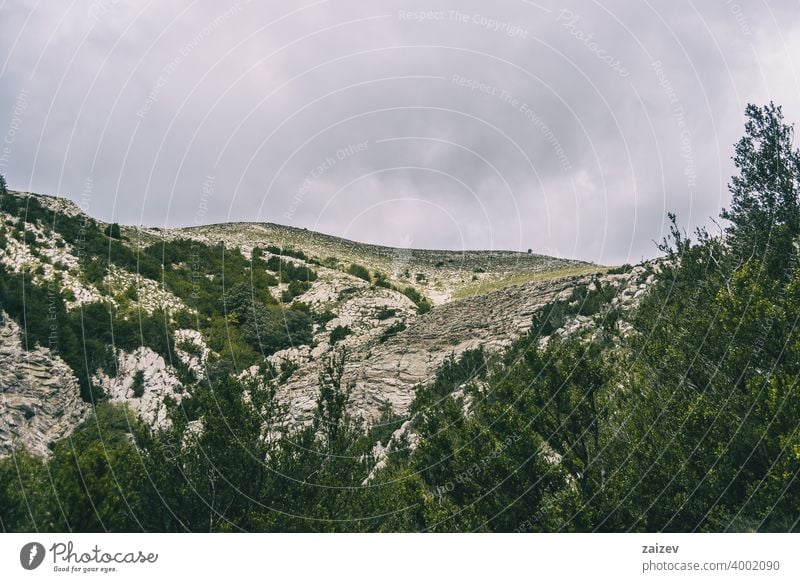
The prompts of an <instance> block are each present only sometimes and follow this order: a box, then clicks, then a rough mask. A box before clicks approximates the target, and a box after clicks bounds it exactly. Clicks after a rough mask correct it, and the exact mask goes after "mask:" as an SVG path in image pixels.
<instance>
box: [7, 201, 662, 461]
mask: <svg viewBox="0 0 800 582" xmlns="http://www.w3.org/2000/svg"><path fill="white" fill-rule="evenodd" d="M0 214H2V217H0V218H1V219H2V226H0V270H2V272H1V273H0V276H2V278H3V283H2V288H0V291H2V295H0V307H2V310H3V311H2V313H1V314H0V317H2V334H0V397H1V398H2V408H0V454H4V453H8V452H9V451H10V450H11V449H12V448H13V447H14V446H21V447H24V448H25V449H27V450H29V451H31V452H34V453H36V454H41V455H46V454H47V450H48V446H49V445H50V444H51V443H52V442H53V441H55V440H57V439H59V438H63V437H64V436H66V435H67V434H69V432H70V431H71V430H72V429H73V428H74V427H75V426H77V424H79V423H80V422H81V420H82V419H83V418H84V416H85V413H86V411H87V410H88V409H89V408H90V406H91V404H90V403H91V402H92V401H99V400H110V401H114V402H123V403H127V404H128V407H129V409H130V410H131V411H132V412H134V413H135V414H137V415H138V416H139V417H140V418H141V419H142V420H144V421H145V422H146V423H148V424H151V425H154V426H164V425H166V424H168V423H169V422H170V421H169V412H170V410H173V409H175V407H182V408H183V410H184V411H185V413H186V414H189V415H191V408H192V407H191V400H192V396H193V392H194V390H195V389H196V387H197V386H199V385H202V383H203V380H204V378H205V377H206V371H207V367H208V366H209V365H213V363H214V362H215V361H217V360H218V359H220V358H221V357H225V358H226V359H228V360H230V361H233V362H234V364H235V370H234V371H233V372H232V373H235V374H237V375H240V376H246V375H260V376H261V377H263V378H265V379H266V380H265V381H267V382H269V383H270V384H272V385H273V386H274V387H275V390H276V393H277V396H278V399H279V401H281V402H283V403H284V404H286V406H287V407H288V410H289V414H290V418H291V421H292V422H293V423H295V424H298V425H300V424H304V423H307V422H308V421H309V420H310V418H311V417H312V415H313V411H314V409H315V406H316V400H317V395H318V378H319V375H320V373H321V371H322V365H323V362H324V361H325V360H326V358H328V357H329V356H330V355H331V354H333V353H336V354H345V369H344V375H343V380H344V382H346V384H347V385H348V386H349V388H350V389H351V390H352V396H351V400H350V402H351V407H352V408H353V412H354V413H355V414H357V415H359V416H362V417H363V418H365V419H368V420H375V419H377V418H378V416H379V415H380V414H381V413H382V412H385V411H386V410H391V411H392V412H393V413H394V414H395V415H399V416H402V415H404V414H406V413H407V411H408V407H409V405H410V403H411V402H412V400H413V398H414V394H415V390H416V388H417V387H418V386H420V385H422V384H424V383H426V382H428V381H429V380H430V379H431V378H432V377H433V376H434V375H435V374H436V371H437V370H438V369H439V367H440V366H441V365H442V362H443V361H444V360H445V359H446V358H448V357H449V356H451V355H458V354H460V353H462V352H464V351H466V350H469V349H473V348H479V347H482V348H483V349H484V350H486V351H487V352H490V353H491V352H501V351H503V350H504V349H505V348H506V347H508V346H509V345H510V344H511V343H512V342H513V340H515V339H516V338H518V337H519V336H520V335H521V334H523V333H524V332H525V331H527V329H528V328H529V327H530V326H531V323H532V321H533V317H534V315H536V314H537V312H539V311H540V310H542V309H544V308H552V306H553V305H560V306H562V307H563V309H564V312H565V313H566V314H567V317H566V318H565V319H564V320H563V321H562V327H563V329H564V330H569V333H577V332H586V331H587V330H589V332H591V329H592V326H593V325H595V324H594V323H593V315H595V314H596V313H597V304H598V302H601V303H603V304H605V305H607V308H613V309H619V310H624V309H627V308H629V307H631V306H632V305H634V304H635V302H636V301H637V299H638V297H640V296H641V294H642V293H643V290H644V288H645V287H646V286H647V284H649V283H651V282H652V281H653V277H654V275H653V273H652V268H651V267H650V266H647V265H642V266H638V267H635V268H624V269H616V270H609V269H606V268H603V267H600V266H597V265H592V264H589V263H582V262H578V261H570V260H565V259H558V258H553V257H546V256H542V255H537V254H533V253H518V252H507V251H468V252H456V251H434V250H417V249H402V248H389V247H381V246H375V245H368V244H362V243H357V242H353V241H348V240H344V239H340V238H336V237H333V236H328V235H323V234H319V233H314V232H310V231H306V230H302V229H295V228H290V227H285V226H279V225H274V224H249V223H247V224H242V223H236V224H223V225H212V226H205V227H196V228H184V229H169V230H165V229H156V228H142V229H139V228H129V227H125V226H122V227H119V226H117V225H109V224H105V223H102V222H100V221H95V220H93V219H92V218H91V217H88V216H86V215H84V214H83V213H82V212H81V211H80V210H79V209H78V208H77V207H76V206H75V205H74V204H73V203H71V202H69V201H67V200H64V199H59V198H54V197H50V196H40V195H32V194H27V193H17V192H9V193H8V194H6V195H4V196H3V198H2V203H0Z"/></svg>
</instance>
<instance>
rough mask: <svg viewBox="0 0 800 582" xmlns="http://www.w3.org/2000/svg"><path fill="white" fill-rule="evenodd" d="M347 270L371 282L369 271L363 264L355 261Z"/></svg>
mask: <svg viewBox="0 0 800 582" xmlns="http://www.w3.org/2000/svg"><path fill="white" fill-rule="evenodd" d="M347 272H348V273H349V274H350V275H353V276H354V277H358V278H359V279H364V281H366V282H367V283H369V282H370V278H369V271H368V270H367V269H366V267H362V266H361V265H356V264H355V263H353V264H352V265H350V266H349V267H348V268H347Z"/></svg>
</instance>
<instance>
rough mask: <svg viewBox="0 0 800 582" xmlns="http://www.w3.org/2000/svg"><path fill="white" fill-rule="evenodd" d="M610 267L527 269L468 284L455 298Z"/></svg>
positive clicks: (605, 269) (595, 271) (581, 266)
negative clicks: (550, 269) (549, 269)
mask: <svg viewBox="0 0 800 582" xmlns="http://www.w3.org/2000/svg"><path fill="white" fill-rule="evenodd" d="M609 268H610V267H605V266H602V265H590V264H583V265H578V266H575V267H566V268H563V269H555V270H552V271H526V272H521V273H514V274H512V275H509V276H507V277H503V278H500V279H494V280H489V281H481V282H479V283H475V284H473V285H467V286H465V287H462V288H461V289H458V290H457V291H456V292H455V293H453V299H467V298H469V297H475V296H477V295H485V294H487V293H491V292H492V291H499V290H501V289H505V288H507V287H513V286H515V285H524V284H526V283H538V282H541V281H552V280H554V279H561V278H563V277H578V276H581V275H591V274H598V275H599V274H603V273H605V272H606V271H608V269H609Z"/></svg>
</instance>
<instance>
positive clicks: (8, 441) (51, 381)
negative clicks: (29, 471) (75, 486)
mask: <svg viewBox="0 0 800 582" xmlns="http://www.w3.org/2000/svg"><path fill="white" fill-rule="evenodd" d="M0 319H1V320H2V321H0V456H2V455H7V454H9V453H10V452H11V451H12V450H13V449H14V448H15V447H20V448H22V449H25V450H26V451H28V452H30V453H33V454H35V455H42V456H47V455H48V454H49V445H50V444H51V443H53V442H55V441H57V440H59V439H62V438H64V437H65V436H67V435H69V434H70V433H71V432H72V431H73V430H74V429H75V428H76V427H77V426H78V425H79V424H80V423H81V422H82V421H83V420H84V419H85V418H86V415H87V414H88V412H89V409H90V407H89V406H88V405H87V404H86V403H85V402H83V401H82V400H81V397H80V388H79V386H78V381H77V379H76V378H75V376H74V374H73V373H72V370H71V369H70V367H69V366H68V365H67V364H66V363H65V362H64V361H63V360H62V359H61V358H59V357H58V356H57V355H55V354H53V353H52V352H51V351H50V350H49V349H47V348H44V347H40V346H36V347H33V348H32V349H29V350H27V351H26V350H25V349H24V346H23V345H22V340H21V336H20V328H19V326H18V325H17V324H16V322H14V321H13V320H12V319H11V318H9V317H8V316H6V314H5V313H0Z"/></svg>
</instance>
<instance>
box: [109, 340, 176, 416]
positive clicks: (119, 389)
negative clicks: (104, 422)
mask: <svg viewBox="0 0 800 582" xmlns="http://www.w3.org/2000/svg"><path fill="white" fill-rule="evenodd" d="M117 366H118V370H119V371H118V374H117V376H116V377H111V376H109V375H108V374H106V373H105V372H102V371H101V372H98V373H97V374H96V375H95V378H94V381H95V383H96V384H97V385H98V386H100V387H102V388H103V390H104V391H105V393H106V395H107V396H108V399H109V401H111V402H121V403H125V404H127V405H128V408H130V410H132V411H133V412H135V413H136V414H138V415H139V416H140V417H141V419H142V420H143V421H145V422H146V423H147V424H150V425H152V426H161V427H164V426H167V425H168V423H169V419H168V418H167V407H166V405H165V403H164V399H165V398H167V397H170V398H172V399H173V400H175V401H176V402H178V401H180V400H181V398H183V386H182V385H181V383H180V381H179V380H178V379H177V378H176V377H175V375H174V373H173V372H172V370H171V369H170V368H169V366H167V363H166V362H165V361H164V358H162V357H161V356H160V355H158V354H157V353H156V352H154V351H153V350H151V349H150V348H147V347H140V348H137V349H136V350H135V351H134V352H132V353H127V352H123V351H121V350H120V351H119V352H118V353H117ZM138 373H141V374H139V376H140V377H141V384H142V385H141V390H142V394H141V395H136V393H135V389H134V388H135V383H136V378H137V374H138Z"/></svg>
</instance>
